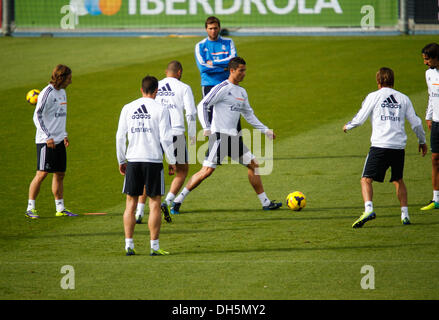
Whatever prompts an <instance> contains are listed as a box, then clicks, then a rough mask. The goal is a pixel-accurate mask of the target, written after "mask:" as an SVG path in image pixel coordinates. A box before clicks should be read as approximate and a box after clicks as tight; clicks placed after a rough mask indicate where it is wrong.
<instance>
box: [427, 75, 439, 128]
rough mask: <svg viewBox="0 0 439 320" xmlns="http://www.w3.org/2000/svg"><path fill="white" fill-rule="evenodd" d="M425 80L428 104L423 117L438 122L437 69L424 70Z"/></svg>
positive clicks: (438, 86) (438, 89)
mask: <svg viewBox="0 0 439 320" xmlns="http://www.w3.org/2000/svg"><path fill="white" fill-rule="evenodd" d="M425 80H426V82H427V88H428V106H427V112H426V115H425V119H426V120H433V121H434V122H439V70H438V69H428V70H427V71H425Z"/></svg>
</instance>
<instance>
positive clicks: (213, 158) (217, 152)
mask: <svg viewBox="0 0 439 320" xmlns="http://www.w3.org/2000/svg"><path fill="white" fill-rule="evenodd" d="M226 156H227V157H230V158H232V159H233V160H235V161H237V162H239V163H240V164H243V165H248V164H249V163H250V162H251V160H253V159H254V158H255V156H254V155H253V154H252V153H251V152H250V150H249V149H248V148H247V146H246V145H245V144H244V142H243V141H242V136H241V135H236V136H230V135H228V134H224V133H218V132H217V133H213V134H211V135H210V136H209V148H208V149H207V151H206V158H205V159H204V162H203V166H205V167H211V168H215V167H216V166H217V165H219V164H221V162H222V161H223V159H224V158H225V157H226Z"/></svg>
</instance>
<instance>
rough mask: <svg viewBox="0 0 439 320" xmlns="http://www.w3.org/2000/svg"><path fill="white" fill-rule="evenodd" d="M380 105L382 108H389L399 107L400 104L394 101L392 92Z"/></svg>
mask: <svg viewBox="0 0 439 320" xmlns="http://www.w3.org/2000/svg"><path fill="white" fill-rule="evenodd" d="M381 107H383V108H391V109H401V104H399V103H398V101H396V99H395V97H394V96H393V94H391V95H390V96H389V97H388V98H387V99H385V100H384V101H383V103H381Z"/></svg>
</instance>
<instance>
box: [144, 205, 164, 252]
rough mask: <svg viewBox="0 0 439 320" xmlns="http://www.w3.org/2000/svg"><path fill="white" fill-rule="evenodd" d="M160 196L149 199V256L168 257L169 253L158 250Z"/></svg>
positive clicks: (160, 220)
mask: <svg viewBox="0 0 439 320" xmlns="http://www.w3.org/2000/svg"><path fill="white" fill-rule="evenodd" d="M160 200H161V196H155V197H150V198H149V218H148V228H149V233H150V239H151V240H150V242H151V253H150V254H151V255H152V256H157V255H168V254H169V252H167V251H164V250H162V249H160V245H159V235H160V226H161V224H162V214H161V209H160Z"/></svg>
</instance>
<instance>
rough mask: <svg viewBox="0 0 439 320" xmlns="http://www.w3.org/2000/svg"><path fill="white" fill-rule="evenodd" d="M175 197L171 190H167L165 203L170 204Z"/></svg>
mask: <svg viewBox="0 0 439 320" xmlns="http://www.w3.org/2000/svg"><path fill="white" fill-rule="evenodd" d="M174 199H175V194H173V193H172V192H168V194H167V195H166V199H165V201H166V204H167V205H168V206H169V205H171V202H172V201H174Z"/></svg>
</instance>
